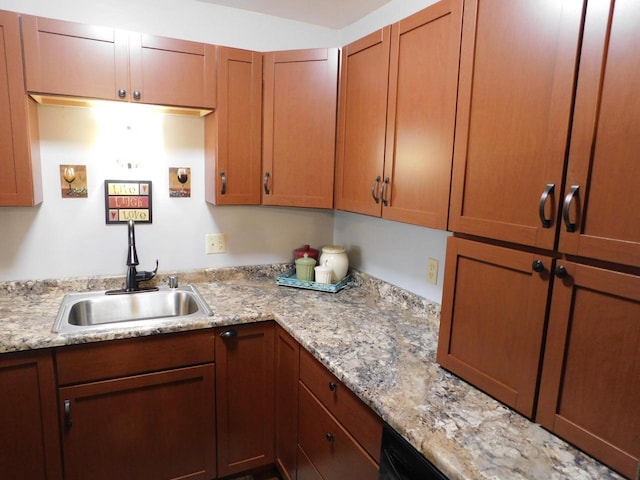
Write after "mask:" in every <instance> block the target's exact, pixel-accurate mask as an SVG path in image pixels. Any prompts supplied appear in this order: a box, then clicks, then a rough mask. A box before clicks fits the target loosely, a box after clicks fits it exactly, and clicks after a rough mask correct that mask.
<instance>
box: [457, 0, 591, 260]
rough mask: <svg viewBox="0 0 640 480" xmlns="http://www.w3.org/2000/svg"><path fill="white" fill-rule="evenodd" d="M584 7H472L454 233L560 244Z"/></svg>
mask: <svg viewBox="0 0 640 480" xmlns="http://www.w3.org/2000/svg"><path fill="white" fill-rule="evenodd" d="M583 4H584V1H583V0H558V1H554V2H546V3H545V4H544V7H542V6H541V5H540V2H538V1H535V0H523V1H518V2H505V1H503V0H472V1H468V2H465V8H464V19H463V29H462V47H461V59H460V85H459V96H458V111H457V118H456V139H455V146H454V160H453V175H452V187H451V188H452V192H451V209H450V217H449V229H450V230H452V231H456V232H464V233H470V234H475V235H480V236H484V237H490V238H495V239H499V240H505V241H509V242H514V243H519V244H523V245H532V246H537V247H542V248H548V249H551V248H553V247H554V242H555V234H556V227H555V225H556V220H557V212H558V211H559V208H558V207H559V203H560V191H559V190H560V188H561V183H560V182H561V181H562V175H563V168H564V160H565V152H566V149H567V139H568V133H569V125H570V120H571V108H572V100H573V89H574V80H575V78H574V77H575V72H576V60H577V52H578V50H579V49H578V47H579V44H578V39H579V36H580V27H581V19H582V10H583ZM547 185H553V191H551V187H547ZM547 189H548V190H549V194H548V197H545V198H546V201H545V202H543V208H542V210H543V211H542V212H540V203H541V201H542V197H543V195H545V196H546V192H547ZM541 213H542V215H541ZM543 219H544V220H545V222H544V225H543ZM546 220H548V222H547V221H546ZM547 225H548V227H547Z"/></svg>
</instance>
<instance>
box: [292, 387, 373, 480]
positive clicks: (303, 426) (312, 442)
mask: <svg viewBox="0 0 640 480" xmlns="http://www.w3.org/2000/svg"><path fill="white" fill-rule="evenodd" d="M299 398H300V399H299V401H300V407H299V408H300V426H299V433H298V444H299V446H300V449H301V451H302V452H304V454H305V455H306V456H307V458H308V460H309V462H310V463H311V464H312V465H313V467H314V468H315V469H316V471H317V472H318V473H319V474H320V475H321V476H322V478H323V479H324V480H341V479H344V478H358V479H361V480H367V479H370V480H375V479H377V478H378V465H377V464H376V463H375V462H374V461H373V459H371V457H370V456H369V455H368V454H367V453H366V452H365V451H364V450H363V449H362V447H361V446H360V444H359V443H358V442H357V441H356V440H355V439H354V438H353V437H352V436H351V435H350V434H349V433H348V432H347V431H346V430H345V429H344V427H343V426H342V425H341V424H340V423H338V422H337V421H336V420H335V419H334V418H333V416H332V415H331V414H330V413H329V411H328V410H327V409H326V408H325V407H323V406H322V404H321V403H320V402H319V401H318V400H317V399H316V398H315V397H314V396H313V394H312V393H311V392H310V391H309V390H308V389H307V388H306V387H305V386H304V384H303V383H301V384H300V397H299ZM303 465H304V462H303ZM304 472H307V473H309V474H311V475H306V474H305V477H308V476H310V477H311V478H313V474H312V472H313V470H310V469H309V466H307V468H306V469H305V470H304Z"/></svg>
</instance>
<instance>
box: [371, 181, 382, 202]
mask: <svg viewBox="0 0 640 480" xmlns="http://www.w3.org/2000/svg"><path fill="white" fill-rule="evenodd" d="M379 186H380V175H378V176H377V177H376V179H375V180H374V181H373V183H372V184H371V196H372V197H373V200H374V201H375V202H376V203H380V197H379V196H378V195H377V193H378V187H379Z"/></svg>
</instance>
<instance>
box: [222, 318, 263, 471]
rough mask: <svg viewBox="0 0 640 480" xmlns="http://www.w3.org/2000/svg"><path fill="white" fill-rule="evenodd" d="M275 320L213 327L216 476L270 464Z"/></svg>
mask: <svg viewBox="0 0 640 480" xmlns="http://www.w3.org/2000/svg"><path fill="white" fill-rule="evenodd" d="M274 330H275V328H274V324H273V322H260V323H254V324H246V325H234V326H231V327H228V328H220V329H217V330H216V340H215V342H216V367H217V372H216V374H217V379H216V408H217V419H218V445H219V450H218V475H219V476H220V477H224V476H227V475H231V474H236V473H241V472H244V471H247V470H250V469H254V468H259V467H263V466H268V465H271V464H273V463H274V390H275V389H274V365H275V362H274V345H275V342H274Z"/></svg>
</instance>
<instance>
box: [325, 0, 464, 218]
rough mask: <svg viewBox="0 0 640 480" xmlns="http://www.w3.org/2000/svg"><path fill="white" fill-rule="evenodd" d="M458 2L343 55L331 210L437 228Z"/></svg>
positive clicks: (451, 0) (446, 164) (452, 102)
mask: <svg viewBox="0 0 640 480" xmlns="http://www.w3.org/2000/svg"><path fill="white" fill-rule="evenodd" d="M461 21H462V2H461V1H460V0H443V1H440V2H438V3H436V4H434V5H432V6H430V7H428V8H426V9H424V10H422V11H420V12H418V13H416V14H414V15H412V16H410V17H408V18H406V19H404V20H401V21H400V22H397V23H395V24H393V25H392V26H391V27H385V28H383V29H381V30H379V31H377V32H374V33H372V34H370V35H368V36H366V37H364V38H362V39H360V40H358V41H356V42H354V43H352V44H350V45H347V46H346V47H345V48H344V49H343V51H342V75H341V91H340V119H339V129H338V132H339V133H338V150H337V151H338V157H337V170H336V187H335V190H336V193H335V199H336V208H338V209H341V210H348V211H353V212H357V213H363V214H368V215H375V216H382V217H383V218H388V219H390V220H396V221H401V222H406V223H413V224H416V225H423V226H428V227H433V228H440V229H446V228H447V216H448V210H449V186H450V183H451V182H450V179H451V163H452V156H453V136H454V128H455V111H456V96H457V83H458V64H459V56H460V31H461Z"/></svg>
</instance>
